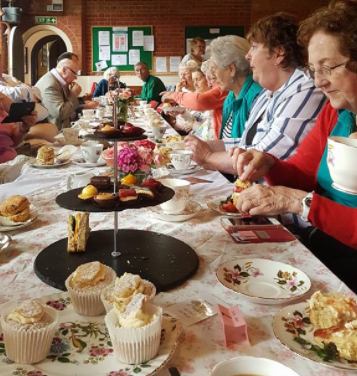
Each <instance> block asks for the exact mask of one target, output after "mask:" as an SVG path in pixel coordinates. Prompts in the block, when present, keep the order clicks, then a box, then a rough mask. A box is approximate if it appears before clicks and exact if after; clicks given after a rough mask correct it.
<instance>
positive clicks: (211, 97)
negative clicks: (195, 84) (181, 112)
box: [172, 86, 228, 140]
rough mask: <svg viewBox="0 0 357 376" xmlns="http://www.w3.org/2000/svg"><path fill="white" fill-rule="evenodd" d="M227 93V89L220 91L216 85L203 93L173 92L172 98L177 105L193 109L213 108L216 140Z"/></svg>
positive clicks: (204, 109)
mask: <svg viewBox="0 0 357 376" xmlns="http://www.w3.org/2000/svg"><path fill="white" fill-rule="evenodd" d="M227 95H228V91H222V89H221V88H220V87H219V86H216V87H215V88H213V89H211V90H209V91H206V92H205V93H191V92H188V93H186V92H180V93H174V94H173V96H172V99H173V100H174V101H175V102H177V103H178V104H179V105H181V106H184V107H187V108H190V109H192V110H195V111H207V110H213V129H214V137H215V138H216V139H217V140H218V139H219V135H220V131H221V126H222V110H223V103H224V100H225V99H226V97H227Z"/></svg>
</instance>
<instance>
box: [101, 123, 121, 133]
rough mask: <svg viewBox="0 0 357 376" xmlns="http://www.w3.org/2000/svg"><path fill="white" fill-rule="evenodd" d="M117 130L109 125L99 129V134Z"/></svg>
mask: <svg viewBox="0 0 357 376" xmlns="http://www.w3.org/2000/svg"><path fill="white" fill-rule="evenodd" d="M116 130H117V129H116V128H114V127H113V126H110V125H109V124H107V125H105V126H104V127H103V128H101V129H100V131H101V132H115V131H116Z"/></svg>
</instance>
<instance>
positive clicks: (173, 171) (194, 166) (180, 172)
mask: <svg viewBox="0 0 357 376" xmlns="http://www.w3.org/2000/svg"><path fill="white" fill-rule="evenodd" d="M166 168H167V169H168V171H170V174H171V175H188V174H193V173H194V172H196V171H198V170H201V169H202V167H201V166H200V165H198V164H191V165H190V167H189V168H188V169H185V170H176V169H175V167H174V166H173V165H172V164H168V165H167V166H166Z"/></svg>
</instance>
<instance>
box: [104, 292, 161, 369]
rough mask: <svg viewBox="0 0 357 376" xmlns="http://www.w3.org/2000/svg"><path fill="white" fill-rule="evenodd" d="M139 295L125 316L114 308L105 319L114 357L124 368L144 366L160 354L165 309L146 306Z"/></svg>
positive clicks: (115, 305) (150, 305)
mask: <svg viewBox="0 0 357 376" xmlns="http://www.w3.org/2000/svg"><path fill="white" fill-rule="evenodd" d="M145 298H146V296H145V295H143V294H137V295H135V296H134V297H133V299H132V300H131V302H130V303H129V304H128V305H127V306H126V308H125V310H124V312H121V310H119V311H118V310H117V303H114V308H113V309H112V310H111V311H110V312H109V313H108V314H107V315H106V316H105V318H104V320H105V323H106V325H107V328H108V331H109V335H110V338H111V340H112V344H113V348H114V354H115V355H116V357H117V358H118V359H119V360H120V362H122V363H124V364H140V363H143V362H147V361H149V360H151V359H153V358H154V357H155V356H156V354H157V353H158V351H159V346H160V337H161V320H162V309H161V308H160V307H158V306H155V305H153V304H151V303H148V302H145Z"/></svg>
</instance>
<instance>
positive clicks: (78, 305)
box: [65, 265, 116, 316]
mask: <svg viewBox="0 0 357 376" xmlns="http://www.w3.org/2000/svg"><path fill="white" fill-rule="evenodd" d="M73 275H74V273H72V274H71V275H70V276H69V277H68V278H67V280H66V282H65V285H66V288H67V290H68V293H69V295H70V297H71V299H72V303H73V308H74V310H75V311H76V312H77V313H79V314H81V315H84V316H98V315H101V314H102V313H104V312H105V308H104V305H103V302H102V300H101V298H100V294H101V292H102V290H103V289H104V288H105V287H107V286H108V285H110V284H111V283H113V282H114V280H115V278H116V273H115V271H114V270H113V269H112V268H110V267H109V266H106V265H105V280H104V281H101V282H99V283H98V284H97V285H94V286H92V287H91V288H87V289H86V288H75V287H73V286H71V281H72V278H73Z"/></svg>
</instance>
